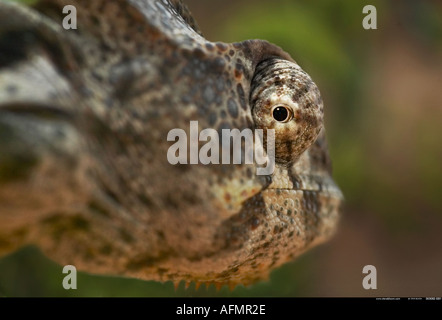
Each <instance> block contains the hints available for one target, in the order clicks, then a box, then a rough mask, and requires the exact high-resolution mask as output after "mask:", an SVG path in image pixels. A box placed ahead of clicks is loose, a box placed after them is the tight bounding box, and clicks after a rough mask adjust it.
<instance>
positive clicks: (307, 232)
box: [0, 0, 342, 286]
mask: <svg viewBox="0 0 442 320" xmlns="http://www.w3.org/2000/svg"><path fill="white" fill-rule="evenodd" d="M65 5H73V6H75V8H76V11H77V26H78V27H77V29H71V30H65V29H63V26H62V20H63V18H64V16H65V15H63V14H62V11H63V7H64V6H65ZM276 109H278V110H276ZM322 115H323V103H322V99H321V96H320V94H319V90H318V88H317V87H316V85H315V84H314V82H313V81H312V80H311V78H310V77H309V76H308V75H307V74H306V73H305V72H304V71H303V70H302V69H301V68H300V67H299V66H298V65H297V64H296V63H295V62H294V60H293V59H292V58H291V57H290V56H289V55H288V54H287V53H285V52H284V51H282V50H281V49H280V48H279V47H277V46H275V45H272V44H270V43H268V42H266V41H262V40H249V41H244V42H240V43H233V44H229V43H222V42H210V41H208V40H206V39H205V38H204V37H203V36H202V34H201V32H200V31H199V29H198V27H197V25H196V23H195V21H194V20H193V18H192V17H191V16H190V14H189V11H188V10H187V9H186V7H185V6H184V5H183V4H182V3H181V2H180V1H172V0H170V1H169V0H163V1H160V0H113V1H109V0H106V1H104V0H95V1H86V0H84V1H83V0H69V1H64V0H43V1H39V2H38V3H37V4H36V5H34V6H33V7H25V6H22V5H19V4H15V3H10V2H3V1H1V2H0V254H2V255H4V254H7V253H10V252H12V251H14V250H16V249H17V248H19V247H21V246H23V245H28V244H34V245H37V246H38V247H39V248H40V249H41V250H42V251H43V252H44V253H45V254H46V255H47V256H48V257H50V258H52V259H53V260H55V261H56V262H58V263H60V264H62V265H67V264H71V265H75V266H76V267H77V268H78V269H79V270H83V271H87V272H91V273H96V274H111V275H123V276H128V277H137V278H141V279H150V280H158V281H169V280H171V281H174V282H179V281H183V280H184V281H186V282H190V281H195V282H196V283H197V284H200V283H215V284H217V285H221V284H229V285H232V286H234V285H236V284H239V283H241V284H245V285H247V284H250V283H253V282H255V281H257V280H260V279H265V278H266V277H267V276H268V274H269V272H270V271H271V270H272V269H274V268H276V267H278V266H280V265H281V264H283V263H285V262H287V261H290V260H292V259H294V258H295V257H296V256H298V255H299V254H301V253H303V252H305V251H306V250H308V249H309V248H311V247H313V246H315V245H317V244H319V243H322V242H324V241H325V240H327V239H329V238H330V236H331V235H332V234H333V233H334V231H335V229H336V225H337V221H338V216H339V206H340V204H341V200H342V194H341V192H340V190H339V188H338V187H337V186H336V185H335V183H334V182H333V180H332V178H331V169H330V160H329V156H328V151H327V146H326V141H325V131H324V128H323V117H322ZM285 116H286V117H285ZM194 120H197V121H198V124H199V129H200V130H202V129H204V128H214V129H216V130H218V132H220V134H221V132H222V129H234V128H237V129H239V130H243V129H247V128H248V129H252V130H254V129H274V130H275V170H274V172H273V173H272V174H270V175H264V176H260V175H256V165H255V164H244V163H243V164H208V165H203V164H201V163H199V164H177V165H172V164H170V163H169V162H168V161H167V152H168V149H169V148H170V146H171V145H172V144H173V142H170V141H167V135H168V132H170V130H172V129H174V128H181V129H183V130H184V131H185V132H186V133H188V134H189V123H190V121H194ZM264 140H266V136H264ZM200 144H203V143H202V142H200ZM264 145H265V144H264ZM243 151H244V150H243Z"/></svg>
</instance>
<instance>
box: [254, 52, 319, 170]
mask: <svg viewBox="0 0 442 320" xmlns="http://www.w3.org/2000/svg"><path fill="white" fill-rule="evenodd" d="M250 103H251V106H252V115H253V119H254V122H255V126H256V128H257V129H264V140H265V141H264V145H267V140H266V129H274V130H275V161H276V163H280V164H287V165H288V164H290V163H292V162H294V161H296V160H297V159H298V158H299V156H300V155H301V154H302V153H303V152H304V151H305V150H306V149H307V148H308V147H310V146H311V145H312V144H313V142H314V141H315V140H316V138H317V137H318V134H319V132H320V131H321V128H322V124H323V104H322V99H321V95H320V93H319V90H318V88H317V86H316V85H315V83H314V82H313V80H312V79H311V78H310V76H309V75H308V74H307V73H306V72H305V71H303V70H302V69H301V68H300V67H299V66H298V65H297V64H296V63H294V62H290V61H287V60H283V59H279V58H272V59H268V60H264V61H262V62H261V63H259V64H258V66H257V67H256V70H255V74H254V76H253V79H252V85H251V95H250Z"/></svg>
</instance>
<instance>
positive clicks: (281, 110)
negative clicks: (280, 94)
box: [272, 105, 293, 122]
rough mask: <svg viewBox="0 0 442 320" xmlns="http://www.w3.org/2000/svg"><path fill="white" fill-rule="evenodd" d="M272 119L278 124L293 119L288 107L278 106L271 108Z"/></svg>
mask: <svg viewBox="0 0 442 320" xmlns="http://www.w3.org/2000/svg"><path fill="white" fill-rule="evenodd" d="M272 115H273V119H275V120H276V121H279V122H289V121H290V120H292V118H293V112H292V110H291V109H290V108H289V107H286V106H282V105H278V106H274V107H273V108H272Z"/></svg>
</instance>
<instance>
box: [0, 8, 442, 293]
mask: <svg viewBox="0 0 442 320" xmlns="http://www.w3.org/2000/svg"><path fill="white" fill-rule="evenodd" d="M185 2H186V3H187V4H188V5H189V7H190V9H191V11H192V12H193V14H194V17H195V18H196V20H197V21H198V23H199V25H200V28H201V29H202V31H203V33H204V34H205V37H206V38H207V39H208V40H211V41H224V42H237V41H242V40H246V39H253V38H260V39H266V40H268V41H270V42H273V43H275V44H277V45H279V46H281V47H282V48H283V49H284V50H286V51H287V52H289V53H290V54H291V55H292V57H294V59H295V60H296V61H297V62H298V63H299V64H300V65H301V66H302V68H303V69H304V70H306V71H307V72H308V73H309V74H310V75H311V76H312V78H313V79H314V80H315V82H316V83H317V85H318V86H319V88H320V90H321V93H322V95H323V98H324V101H325V107H326V128H327V129H328V138H329V146H330V151H331V155H332V160H333V164H334V177H335V180H336V181H337V183H338V185H339V186H340V187H341V188H342V191H343V193H344V195H345V197H346V205H345V209H344V213H343V216H342V220H341V224H340V229H339V231H338V233H337V234H336V236H335V238H334V239H333V240H332V241H330V242H329V243H327V244H325V245H322V246H320V247H318V248H316V249H314V250H312V251H311V252H308V253H306V254H305V255H303V256H302V257H301V258H299V259H298V260H296V261H294V262H292V263H289V264H287V265H285V266H283V267H282V268H280V269H278V270H276V271H275V272H273V273H272V276H271V280H270V281H269V282H263V283H259V284H257V285H254V286H252V287H250V288H243V287H238V288H237V289H235V290H234V291H232V292H230V291H229V290H228V289H227V288H223V289H221V291H219V292H217V291H216V290H215V288H213V287H210V288H208V289H206V288H204V287H203V288H200V289H199V290H198V291H195V289H194V287H193V285H192V286H191V287H190V289H188V290H185V289H184V287H183V286H181V287H180V288H179V289H178V290H177V291H175V290H174V289H173V285H172V284H171V283H166V284H160V283H155V282H146V281H138V280H133V279H122V278H110V277H99V276H92V275H87V274H83V273H82V274H80V276H79V278H78V290H76V291H75V292H74V291H72V290H71V291H66V290H63V288H62V286H61V281H62V279H63V274H62V273H61V266H58V265H55V264H54V263H52V262H50V261H48V260H47V259H46V258H44V257H43V256H42V255H41V254H40V253H39V252H38V250H36V249H35V248H26V249H24V250H21V251H19V252H17V253H15V254H14V255H12V256H9V257H6V258H4V259H2V260H0V296H1V295H3V296H29V295H31V296H48V295H49V296H58V295H63V296H96V295H98V296H403V297H406V296H411V297H415V296H424V297H428V296H439V297H440V296H442V232H441V230H440V229H441V228H442V169H441V166H442V3H441V2H440V1H411V0H410V1H393V0H390V1H360V0H358V1H344V0H333V1H328V0H315V1H307V0H303V1H301V0H299V1H298V0H296V1H295V0H277V1H264V0H260V1H258V0H235V1H233V0H211V1H204V0H187V1H185ZM367 4H371V5H375V6H376V8H377V29H376V30H365V29H363V27H362V19H363V18H364V16H365V15H364V14H363V13H362V8H363V7H364V6H365V5H367ZM369 264H370V265H374V266H375V267H376V268H377V287H378V289H377V290H364V289H363V287H362V279H363V277H364V276H365V275H364V274H362V268H363V267H364V266H365V265H369Z"/></svg>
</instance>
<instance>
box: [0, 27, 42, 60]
mask: <svg viewBox="0 0 442 320" xmlns="http://www.w3.org/2000/svg"><path fill="white" fill-rule="evenodd" d="M35 42H36V38H35V36H34V35H33V34H32V33H31V32H28V31H23V30H20V31H6V32H3V33H0V69H1V68H5V67H10V66H12V65H14V64H15V63H18V62H20V61H22V60H25V59H26V58H27V56H28V52H29V51H28V50H29V49H30V47H32V46H33V45H34V44H35Z"/></svg>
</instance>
